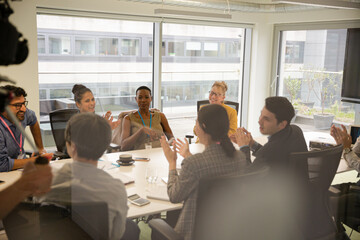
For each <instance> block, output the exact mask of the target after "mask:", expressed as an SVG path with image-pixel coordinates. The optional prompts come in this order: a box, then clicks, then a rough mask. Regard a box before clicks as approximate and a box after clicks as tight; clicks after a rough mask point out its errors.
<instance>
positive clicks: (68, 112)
mask: <svg viewBox="0 0 360 240" xmlns="http://www.w3.org/2000/svg"><path fill="white" fill-rule="evenodd" d="M77 113H79V109H73V108H70V109H59V110H55V111H52V112H50V113H49V116H50V125H51V131H52V134H53V137H54V140H55V144H56V148H57V151H56V152H55V154H54V156H55V157H60V158H68V157H69V155H68V154H67V152H66V143H65V128H66V124H67V122H68V121H69V119H70V118H71V117H72V116H73V115H74V114H77Z"/></svg>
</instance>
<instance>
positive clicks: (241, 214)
mask: <svg viewBox="0 0 360 240" xmlns="http://www.w3.org/2000/svg"><path fill="white" fill-rule="evenodd" d="M269 177H270V176H269V175H268V168H266V167H263V168H261V169H260V170H257V171H256V172H251V173H247V174H242V175H239V176H236V177H221V178H215V179H204V180H202V181H200V184H199V190H198V198H197V204H196V213H195V225H194V232H193V237H192V238H193V239H196V240H205V239H206V240H219V239H220V240H233V239H252V240H260V239H261V240H263V239H276V240H289V239H300V238H299V236H298V234H299V232H297V231H293V229H294V225H295V224H292V226H291V223H292V222H294V220H293V215H292V214H291V212H292V211H293V209H292V208H291V207H289V206H291V204H292V201H291V200H290V199H291V197H292V195H291V194H289V192H286V191H283V189H282V188H279V187H277V186H276V184H274V181H271V180H270V179H269ZM284 203H285V204H284ZM149 226H150V227H151V228H152V237H151V239H152V240H165V239H166V240H170V239H183V238H182V236H180V235H179V234H177V233H176V232H175V231H174V230H173V229H172V228H171V227H170V226H169V225H167V224H166V223H165V221H163V220H162V219H153V220H151V221H150V222H149ZM290 229H291V231H290Z"/></svg>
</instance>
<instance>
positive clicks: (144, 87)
mask: <svg viewBox="0 0 360 240" xmlns="http://www.w3.org/2000/svg"><path fill="white" fill-rule="evenodd" d="M142 89H144V90H148V91H149V92H150V96H151V90H150V88H148V87H147V86H140V87H138V88H137V89H136V92H135V95H137V92H138V91H139V90H142Z"/></svg>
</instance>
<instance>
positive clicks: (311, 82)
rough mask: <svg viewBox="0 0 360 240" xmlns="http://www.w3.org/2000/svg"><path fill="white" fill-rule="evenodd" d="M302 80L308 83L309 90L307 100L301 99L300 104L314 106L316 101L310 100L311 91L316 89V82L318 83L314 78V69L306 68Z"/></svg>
mask: <svg viewBox="0 0 360 240" xmlns="http://www.w3.org/2000/svg"><path fill="white" fill-rule="evenodd" d="M302 81H303V82H305V83H306V85H307V87H308V91H307V97H306V101H301V102H300V104H302V105H305V106H307V107H308V108H313V107H314V104H315V102H314V101H310V95H311V92H312V91H313V90H314V87H315V83H316V82H315V79H314V71H313V70H304V78H303V80H302Z"/></svg>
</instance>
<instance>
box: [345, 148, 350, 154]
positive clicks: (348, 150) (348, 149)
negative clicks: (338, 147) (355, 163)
mask: <svg viewBox="0 0 360 240" xmlns="http://www.w3.org/2000/svg"><path fill="white" fill-rule="evenodd" d="M351 151H352V149H351V148H344V153H349V152H351Z"/></svg>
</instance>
